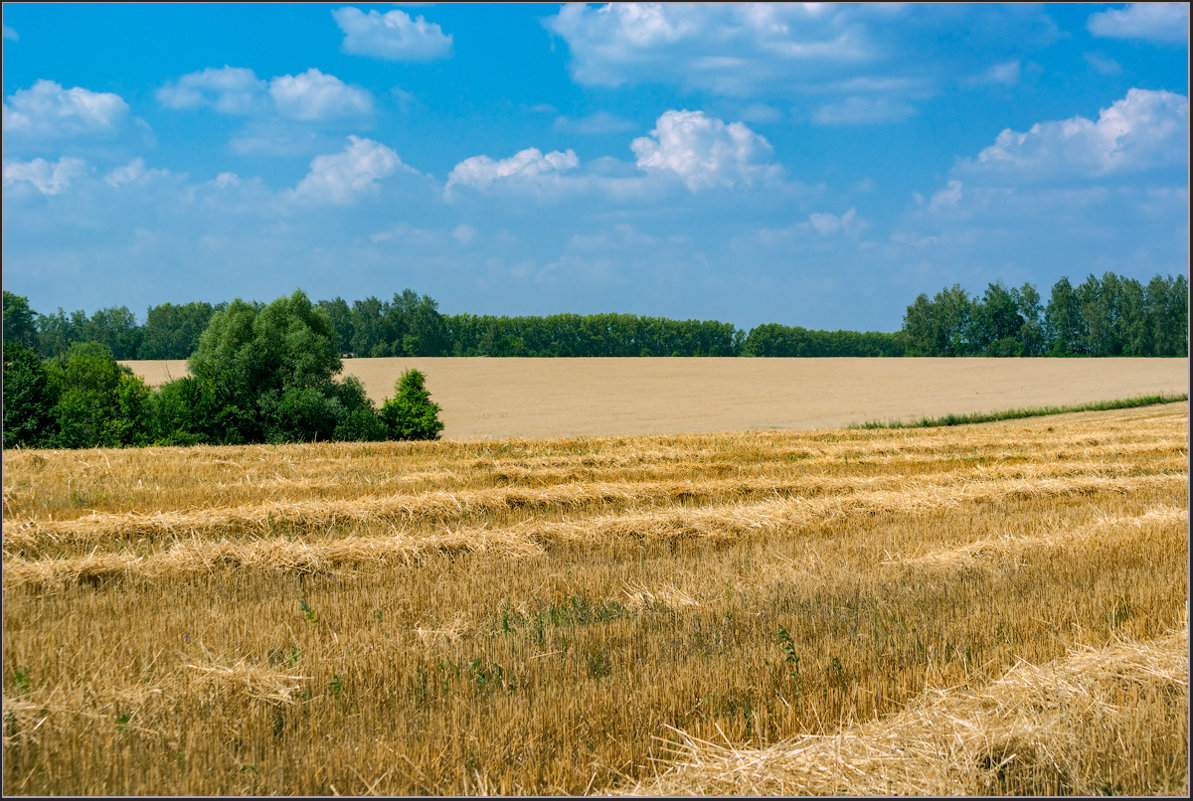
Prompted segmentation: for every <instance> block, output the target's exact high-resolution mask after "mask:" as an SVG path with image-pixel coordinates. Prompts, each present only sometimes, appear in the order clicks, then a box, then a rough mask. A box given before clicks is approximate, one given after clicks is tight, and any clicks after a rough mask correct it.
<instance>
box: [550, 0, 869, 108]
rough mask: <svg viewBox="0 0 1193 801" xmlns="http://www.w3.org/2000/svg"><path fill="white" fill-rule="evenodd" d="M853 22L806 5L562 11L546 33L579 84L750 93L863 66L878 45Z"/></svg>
mask: <svg viewBox="0 0 1193 801" xmlns="http://www.w3.org/2000/svg"><path fill="white" fill-rule="evenodd" d="M864 15H865V12H862V16H864ZM858 16H859V15H858V13H857V12H855V11H854V10H851V9H842V8H839V7H830V6H822V5H819V4H813V3H804V4H753V3H682V4H674V5H673V4H656V3H614V4H609V5H605V6H602V7H600V8H590V7H588V6H587V5H585V4H582V3H569V4H567V5H565V6H564V7H563V8H562V9H560V11H559V14H558V15H556V16H555V17H552V18H550V19H549V20H547V22H546V25H547V27H548V28H549V29H550V30H551V31H553V32H554V33H556V34H558V35H560V36H561V37H563V38H564V40H566V41H567V43H568V47H569V48H570V50H571V54H572V63H571V71H572V75H573V77H574V78H575V79H576V80H577V81H579V82H581V83H586V84H597V85H606V86H618V85H621V84H625V83H634V82H638V81H642V80H656V81H664V82H674V83H680V84H682V85H684V86H687V87H690V88H705V89H712V90H713V91H717V92H723V93H726V94H747V93H749V92H751V91H753V90H754V89H755V88H756V87H759V86H763V85H766V84H767V83H770V82H771V81H773V80H774V79H775V78H776V77H778V75H779V74H782V73H784V72H787V71H789V70H790V69H791V68H792V66H793V65H797V64H798V65H801V66H802V67H804V68H810V69H814V70H819V68H820V67H821V66H823V65H824V64H825V63H826V62H828V63H842V62H858V61H864V60H866V59H868V58H869V57H870V56H871V54H872V53H873V51H874V48H875V46H874V44H873V42H872V41H871V39H870V36H869V34H868V32H867V31H866V30H865V28H864V26H862V25H860V24H859V22H858Z"/></svg>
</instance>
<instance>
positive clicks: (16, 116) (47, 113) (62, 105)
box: [4, 80, 128, 138]
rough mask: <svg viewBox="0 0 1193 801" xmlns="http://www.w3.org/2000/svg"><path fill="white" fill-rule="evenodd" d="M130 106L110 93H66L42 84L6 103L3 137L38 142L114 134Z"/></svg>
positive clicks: (80, 90) (79, 90)
mask: <svg viewBox="0 0 1193 801" xmlns="http://www.w3.org/2000/svg"><path fill="white" fill-rule="evenodd" d="M127 115H128V104H127V103H125V102H124V100H123V99H121V97H120V96H119V95H116V94H112V93H111V92H92V91H90V90H87V89H83V88H81V87H78V86H76V87H74V88H73V89H63V88H62V86H61V85H60V84H57V83H55V82H54V81H46V80H40V81H38V82H37V83H35V84H33V86H32V88H29V89H19V90H17V91H16V92H15V93H13V94H11V95H9V96H8V100H7V102H5V103H4V135H5V136H8V135H10V134H17V135H21V136H28V137H37V138H59V137H71V136H81V135H88V134H96V133H109V132H111V131H114V130H115V129H116V128H117V127H118V126H119V125H120V124H121V123H122V122H123V121H124V119H125V118H126V117H127Z"/></svg>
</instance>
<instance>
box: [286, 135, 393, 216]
mask: <svg viewBox="0 0 1193 801" xmlns="http://www.w3.org/2000/svg"><path fill="white" fill-rule="evenodd" d="M397 172H408V173H414V172H415V170H414V169H412V168H411V167H408V166H407V165H405V164H403V163H402V160H401V159H400V158H398V154H397V153H395V152H394V151H393V150H391V149H390V148H388V147H386V146H385V145H383V144H381V143H379V142H374V141H373V140H372V139H362V138H360V137H357V136H349V137H348V146H347V147H346V148H345V149H344V151H343V152H342V153H333V154H330V155H324V156H316V157H315V158H314V159H312V160H311V169H310V172H308V173H307V175H306V177H305V178H303V179H302V180H301V181H299V182H298V185H297V186H296V187H294V189H292V190H290V191H289V192H288V193H285V196H286V197H287V198H288V199H291V200H296V201H299V202H303V203H336V204H346V203H351V202H352V201H354V200H356V199H357V198H359V197H360V196H362V195H364V194H366V193H368V192H369V191H371V190H372V189H373V188H374V186H375V185H376V183H377V181H380V180H381V179H383V178H388V177H389V176H391V175H394V174H395V173H397Z"/></svg>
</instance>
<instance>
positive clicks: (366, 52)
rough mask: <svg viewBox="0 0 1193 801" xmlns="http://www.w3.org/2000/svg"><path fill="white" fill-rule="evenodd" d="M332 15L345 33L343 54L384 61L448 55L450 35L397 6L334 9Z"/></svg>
mask: <svg viewBox="0 0 1193 801" xmlns="http://www.w3.org/2000/svg"><path fill="white" fill-rule="evenodd" d="M331 14H332V16H333V17H334V18H335V21H336V24H337V25H339V26H340V30H341V31H343V32H344V43H343V45H342V49H343V51H344V52H345V53H351V54H353V55H357V56H372V57H374V58H383V59H386V60H387V61H431V60H432V59H437V58H447V57H448V56H450V55H451V50H452V37H451V35H450V34H444V33H443V29H442V28H440V27H439V26H438V25H436V24H435V23H433V22H427V21H426V20H425V19H424V18H423V17H421V16H420V17H417V18H415V19H411V18H410V15H409V14H407V13H406V12H405V11H399V10H397V9H394V10H393V11H387V12H386V13H385V14H381V13H379V12H377V11H369V13H368V14H365V13H363V12H362V11H361V10H360V9H359V8H352V7H351V6H348V7H345V8H337V9H336V10H334V11H332V12H331Z"/></svg>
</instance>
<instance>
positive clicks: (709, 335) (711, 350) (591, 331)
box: [4, 289, 902, 360]
mask: <svg viewBox="0 0 1193 801" xmlns="http://www.w3.org/2000/svg"><path fill="white" fill-rule="evenodd" d="M237 303H238V304H242V305H244V304H245V303H246V302H245V301H237ZM247 305H250V306H252V307H253V308H254V309H255V310H256V311H258V312H259V311H261V309H262V308H263V306H262V304H260V303H249V304H247ZM314 305H315V307H316V308H318V309H320V310H321V311H322V312H323V313H324V314H325V315H326V316H327V319H328V320H330V322H331V324H332V328H333V329H334V332H335V340H334V341H335V350H336V352H337V353H339V354H350V355H353V356H371V357H383V356H537V357H554V356H743V355H745V356H899V355H902V350H901V348H900V346H899V340H898V338H897V336H896V335H893V334H886V333H878V332H867V333H859V332H856V331H809V330H807V329H804V328H800V327H788V326H782V325H777V324H773V323H772V324H767V325H763V326H759V327H758V328H755V329H754V330H753V331H751V332H750V333H749V335H747V334H746V333H745V332H743V331H742V330H741V329H739V328H737V327H735V326H733V325H732V324H730V323H721V322H717V321H715V320H670V319H667V318H663V317H640V316H638V315H634V314H590V315H580V314H554V315H549V316H546V317H531V316H525V317H508V316H500V317H499V316H493V315H474V314H457V315H445V314H441V313H440V312H439V307H438V304H437V303H436V302H435V301H434V300H433V299H432V298H430V297H428V296H426V295H418V294H417V293H415V292H414V291H412V290H409V289H407V290H405V291H404V292H402V293H400V294H395V295H394V296H393V300H392V301H382V300H379V299H378V298H376V297H369V298H366V299H364V300H357V301H354V302H353V303H351V304H349V303H348V301H346V300H344V299H343V298H336V299H334V300H321V301H319V302H318V303H316V304H314ZM229 306H230V304H227V303H220V304H218V305H215V306H212V305H211V304H209V303H201V302H200V303H187V304H183V305H175V304H172V303H164V304H162V305H160V306H153V307H150V309H149V313H148V316H147V318H146V321H145V324H144V325H140V326H139V325H137V321H136V317H135V316H134V315H133V314H132V312H130V311H129V310H128V308H127V307H124V306H117V307H111V308H106V309H100V310H99V311H96V312H95V313H94V314H92V315H91V316H90V317H89V316H87V314H86V313H85V312H83V311H81V310H80V311H75V312H73V313H71V314H69V315H68V314H66V313H65V312H64V311H63V310H62V309H61V308H59V309H58V311H57V312H55V313H54V314H48V315H43V314H38V313H37V312H35V311H33V310H32V309H30V307H29V304H28V301H27V300H26V299H25V298H23V297H20V296H17V295H13V294H12V293H10V292H8V291H5V293H4V339H5V341H7V342H20V343H21V344H23V345H25V346H27V347H29V348H31V349H33V350H35V351H37V352H38V353H39V354H40V355H41V356H43V357H46V358H51V357H62V356H63V355H65V353H66V352H67V351H68V350H69V349H70V347H71V346H72V345H73V344H75V343H76V342H98V343H100V344H103V345H105V346H107V347H108V349H109V350H111V351H112V353H113V355H114V356H115V357H116V359H118V360H130V359H186V358H189V357H190V355H191V354H192V353H194V352H195V349H196V348H197V347H198V344H199V337H200V335H201V334H202V333H203V331H204V330H205V329H206V328H207V326H208V324H209V323H210V321H211V320H212V317H213V316H214V315H215V314H217V313H223V312H226V311H227V310H228V309H229Z"/></svg>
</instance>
